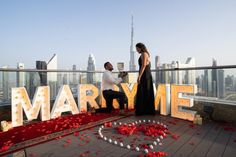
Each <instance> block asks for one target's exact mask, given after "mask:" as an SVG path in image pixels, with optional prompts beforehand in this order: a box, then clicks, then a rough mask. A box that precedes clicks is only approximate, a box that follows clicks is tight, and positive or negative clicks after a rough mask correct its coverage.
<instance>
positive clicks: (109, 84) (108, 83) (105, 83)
mask: <svg viewBox="0 0 236 157" xmlns="http://www.w3.org/2000/svg"><path fill="white" fill-rule="evenodd" d="M121 82H122V78H115V77H114V76H113V75H112V72H111V71H109V70H106V71H105V72H104V73H103V75H102V91H104V90H110V89H111V90H114V89H113V88H114V87H113V86H114V85H115V84H116V85H117V84H119V83H121Z"/></svg>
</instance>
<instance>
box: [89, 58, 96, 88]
mask: <svg viewBox="0 0 236 157" xmlns="http://www.w3.org/2000/svg"><path fill="white" fill-rule="evenodd" d="M95 70H96V67H95V58H94V56H93V54H90V55H89V58H88V66H87V71H89V72H88V73H87V83H91V84H93V83H95V81H96V74H95V73H94V72H93V71H95Z"/></svg>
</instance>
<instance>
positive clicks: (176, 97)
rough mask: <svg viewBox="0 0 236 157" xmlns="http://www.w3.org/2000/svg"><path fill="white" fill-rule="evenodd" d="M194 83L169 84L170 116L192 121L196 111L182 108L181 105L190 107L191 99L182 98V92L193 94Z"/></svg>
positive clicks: (191, 104)
mask: <svg viewBox="0 0 236 157" xmlns="http://www.w3.org/2000/svg"><path fill="white" fill-rule="evenodd" d="M194 88H196V86H194V85H172V86H171V116H172V117H176V118H181V119H186V120H190V121H193V120H194V117H195V114H196V112H195V111H191V110H186V109H183V108H182V107H183V106H185V107H192V106H193V99H192V98H190V99H185V98H182V93H190V94H195V91H196V89H194Z"/></svg>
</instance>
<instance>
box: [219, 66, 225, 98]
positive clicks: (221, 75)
mask: <svg viewBox="0 0 236 157" xmlns="http://www.w3.org/2000/svg"><path fill="white" fill-rule="evenodd" d="M217 89H218V90H217V92H218V94H217V97H218V98H224V97H225V74H224V70H222V69H220V70H218V79H217Z"/></svg>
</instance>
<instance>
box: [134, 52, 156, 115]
mask: <svg viewBox="0 0 236 157" xmlns="http://www.w3.org/2000/svg"><path fill="white" fill-rule="evenodd" d="M138 63H139V72H140V71H141V67H142V58H141V56H140V57H139V60H138ZM154 101H155V100H154V89H153V80H152V73H151V63H150V62H149V64H148V65H147V66H146V67H145V70H144V72H143V74H142V76H141V79H140V83H139V84H138V89H137V95H136V102H135V114H136V115H154V114H155V105H154Z"/></svg>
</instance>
